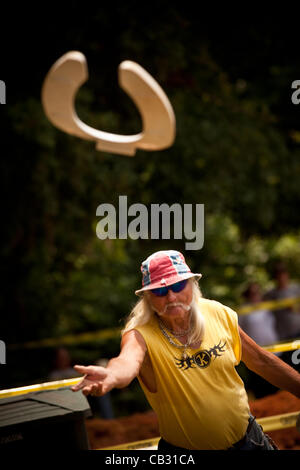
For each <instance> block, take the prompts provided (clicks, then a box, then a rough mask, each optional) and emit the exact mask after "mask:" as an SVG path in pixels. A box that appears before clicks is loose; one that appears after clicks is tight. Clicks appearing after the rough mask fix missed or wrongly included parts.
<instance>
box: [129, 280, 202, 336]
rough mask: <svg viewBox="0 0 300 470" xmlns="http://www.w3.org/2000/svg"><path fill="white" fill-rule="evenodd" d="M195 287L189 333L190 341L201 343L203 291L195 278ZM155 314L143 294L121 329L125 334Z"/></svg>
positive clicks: (193, 284)
mask: <svg viewBox="0 0 300 470" xmlns="http://www.w3.org/2000/svg"><path fill="white" fill-rule="evenodd" d="M191 282H192V287H193V300H192V303H191V310H190V312H191V322H192V324H193V329H192V331H191V333H190V334H189V335H188V342H189V343H199V342H200V343H201V342H202V340H203V337H204V326H205V325H204V317H203V315H202V313H201V310H200V305H199V301H200V299H201V297H202V293H201V290H200V287H199V284H198V282H197V281H196V280H195V279H191ZM154 315H155V311H154V310H153V309H152V307H151V306H150V304H149V302H148V299H147V296H146V295H143V296H142V298H141V299H140V300H139V301H138V302H137V303H136V304H135V306H134V307H133V309H132V310H131V312H130V314H129V316H128V317H127V320H126V323H125V327H124V328H123V330H122V331H121V334H122V335H124V334H125V333H127V331H130V330H133V329H134V328H136V327H137V326H142V325H145V324H146V323H148V321H149V320H150V318H151V317H153V316H154Z"/></svg>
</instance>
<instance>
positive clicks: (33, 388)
mask: <svg viewBox="0 0 300 470" xmlns="http://www.w3.org/2000/svg"><path fill="white" fill-rule="evenodd" d="M79 380H81V377H74V378H73V379H64V380H55V381H53V382H45V383H42V384H35V385H26V386H25V387H17V388H9V389H6V390H0V399H1V398H10V397H15V396H18V395H23V394H26V393H32V392H40V391H45V390H55V389H58V388H63V387H71V386H72V385H76V384H77V383H78V382H79Z"/></svg>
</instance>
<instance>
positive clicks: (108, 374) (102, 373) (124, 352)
mask: <svg viewBox="0 0 300 470" xmlns="http://www.w3.org/2000/svg"><path fill="white" fill-rule="evenodd" d="M146 351H147V346H146V343H145V341H144V339H143V337H142V335H141V334H140V333H139V332H138V331H136V330H131V331H128V332H127V333H125V334H124V336H123V337H122V341H121V352H120V354H119V356H118V357H114V358H113V359H111V360H110V361H109V362H108V364H107V367H98V366H87V367H84V366H75V367H74V369H75V370H76V371H77V372H80V373H81V374H85V376H84V377H83V379H82V380H81V381H80V382H79V383H78V384H76V385H75V386H74V387H71V388H72V390H73V391H74V392H77V391H78V390H82V393H83V394H84V395H89V394H92V395H95V396H102V395H105V393H108V392H109V391H110V390H112V389H113V388H123V387H126V386H127V385H129V384H130V382H131V381H132V380H133V379H134V378H135V377H137V375H138V374H139V372H140V369H141V366H142V364H143V362H144V358H145V354H146Z"/></svg>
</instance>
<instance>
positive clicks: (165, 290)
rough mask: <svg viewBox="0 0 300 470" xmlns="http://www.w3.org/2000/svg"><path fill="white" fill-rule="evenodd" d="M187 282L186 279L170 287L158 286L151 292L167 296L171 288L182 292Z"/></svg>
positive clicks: (159, 295)
mask: <svg viewBox="0 0 300 470" xmlns="http://www.w3.org/2000/svg"><path fill="white" fill-rule="evenodd" d="M186 283H187V279H185V280H184V281H179V282H176V283H175V284H172V285H171V286H168V287H158V288H157V289H152V290H151V292H153V294H155V295H157V296H158V297H165V296H166V295H167V293H168V291H169V289H171V290H172V291H173V292H176V293H177V292H180V291H182V290H183V289H184V288H185V286H186Z"/></svg>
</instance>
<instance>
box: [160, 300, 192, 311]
mask: <svg viewBox="0 0 300 470" xmlns="http://www.w3.org/2000/svg"><path fill="white" fill-rule="evenodd" d="M169 307H182V308H183V309H184V310H186V311H187V312H188V311H189V310H191V306H190V305H186V304H183V303H182V302H170V303H168V304H166V305H165V308H164V309H163V311H162V312H160V313H165V312H166V311H167V309H168V308H169Z"/></svg>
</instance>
